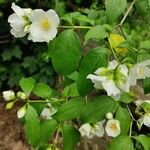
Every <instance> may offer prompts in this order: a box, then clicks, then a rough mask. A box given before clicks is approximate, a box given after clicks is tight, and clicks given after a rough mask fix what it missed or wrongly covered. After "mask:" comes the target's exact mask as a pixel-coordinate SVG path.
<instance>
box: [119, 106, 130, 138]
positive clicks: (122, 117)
mask: <svg viewBox="0 0 150 150" xmlns="http://www.w3.org/2000/svg"><path fill="white" fill-rule="evenodd" d="M116 119H117V120H119V122H120V127H121V133H120V135H127V134H128V131H129V129H130V124H131V117H130V114H129V112H128V110H127V108H125V107H121V106H118V108H117V112H116Z"/></svg>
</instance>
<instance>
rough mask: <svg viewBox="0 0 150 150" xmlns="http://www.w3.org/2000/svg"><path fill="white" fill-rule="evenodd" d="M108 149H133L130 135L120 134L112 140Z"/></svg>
mask: <svg viewBox="0 0 150 150" xmlns="http://www.w3.org/2000/svg"><path fill="white" fill-rule="evenodd" d="M108 150H133V142H132V140H131V138H130V137H128V136H120V137H118V138H115V139H113V140H112V142H111V144H110V145H109V147H108Z"/></svg>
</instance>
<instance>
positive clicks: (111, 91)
mask: <svg viewBox="0 0 150 150" xmlns="http://www.w3.org/2000/svg"><path fill="white" fill-rule="evenodd" d="M102 86H103V88H104V89H105V90H106V92H107V95H108V96H111V95H113V96H117V95H118V94H120V90H119V89H118V88H117V86H116V85H115V83H114V81H113V80H106V81H104V82H102Z"/></svg>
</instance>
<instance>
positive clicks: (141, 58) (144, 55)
mask: <svg viewBox="0 0 150 150" xmlns="http://www.w3.org/2000/svg"><path fill="white" fill-rule="evenodd" d="M147 59H150V54H149V53H148V52H147V51H144V50H141V51H140V52H139V53H138V56H137V62H138V63H139V62H142V61H145V60H147Z"/></svg>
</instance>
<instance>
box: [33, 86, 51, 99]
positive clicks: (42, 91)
mask: <svg viewBox="0 0 150 150" xmlns="http://www.w3.org/2000/svg"><path fill="white" fill-rule="evenodd" d="M33 93H34V94H35V95H37V96H39V97H42V98H50V97H51V94H52V90H51V88H50V87H49V86H48V85H46V84H44V83H37V84H36V85H35V86H34V89H33Z"/></svg>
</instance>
